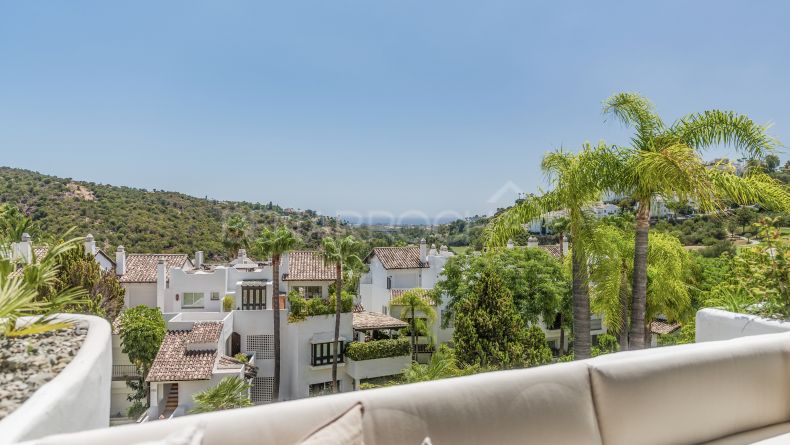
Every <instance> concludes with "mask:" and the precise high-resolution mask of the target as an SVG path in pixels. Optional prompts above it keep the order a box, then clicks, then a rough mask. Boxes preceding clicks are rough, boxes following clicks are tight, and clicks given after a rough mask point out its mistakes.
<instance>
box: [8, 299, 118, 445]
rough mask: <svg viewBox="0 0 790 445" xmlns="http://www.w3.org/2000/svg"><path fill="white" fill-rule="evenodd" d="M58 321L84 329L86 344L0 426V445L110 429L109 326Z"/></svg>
mask: <svg viewBox="0 0 790 445" xmlns="http://www.w3.org/2000/svg"><path fill="white" fill-rule="evenodd" d="M59 318H65V319H69V320H74V321H76V322H77V323H83V324H86V325H87V326H88V334H87V335H86V336H85V341H84V342H83V344H82V347H81V348H80V350H79V352H78V353H77V355H76V356H75V357H74V359H73V360H72V361H71V363H69V365H68V366H66V368H64V369H63V371H61V373H60V374H58V376H57V377H55V378H54V379H52V381H50V382H49V383H47V384H46V385H44V386H42V387H41V388H39V389H38V391H36V392H35V393H34V394H33V396H32V397H30V398H29V399H28V400H27V401H26V402H25V403H24V404H23V405H22V406H20V407H19V408H18V409H17V410H16V411H14V412H13V413H11V414H10V415H9V416H8V417H6V418H5V419H3V420H2V421H0V444H11V443H16V442H21V441H23V440H30V439H36V438H39V437H44V436H48V435H50V434H57V433H68V432H75V431H83V430H89V429H94V428H105V427H107V426H109V424H110V417H109V416H110V387H111V383H112V335H111V328H110V324H109V323H108V322H107V321H106V320H104V319H102V318H99V317H94V316H90V315H77V314H67V315H62V316H60V317H59Z"/></svg>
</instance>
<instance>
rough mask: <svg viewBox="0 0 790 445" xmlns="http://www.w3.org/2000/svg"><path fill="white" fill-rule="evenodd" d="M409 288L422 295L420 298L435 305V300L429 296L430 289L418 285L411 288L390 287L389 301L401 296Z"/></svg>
mask: <svg viewBox="0 0 790 445" xmlns="http://www.w3.org/2000/svg"><path fill="white" fill-rule="evenodd" d="M410 290H413V291H416V292H418V293H419V294H420V296H421V297H422V299H423V300H425V301H427V302H428V303H430V304H431V305H436V302H435V301H433V299H432V298H431V291H430V290H428V289H423V288H419V287H415V288H413V289H390V301H392V300H394V299H396V298H398V297H400V296H402V295H403V294H405V293H406V292H407V291H410Z"/></svg>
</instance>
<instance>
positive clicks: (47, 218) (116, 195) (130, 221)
mask: <svg viewBox="0 0 790 445" xmlns="http://www.w3.org/2000/svg"><path fill="white" fill-rule="evenodd" d="M0 203H8V204H12V205H16V206H17V207H19V209H20V210H22V211H23V212H24V213H25V214H27V215H29V216H30V217H31V218H32V219H33V221H34V223H35V229H36V231H37V232H38V234H36V233H35V232H34V233H33V235H34V236H36V235H38V236H45V235H47V234H48V235H57V234H62V233H63V232H65V231H66V230H68V229H69V228H71V227H76V233H75V235H85V234H87V233H92V234H93V235H94V237H95V238H96V240H97V243H98V245H99V247H101V248H103V249H105V250H106V251H108V252H113V251H114V249H115V247H116V246H118V245H119V244H121V245H124V246H125V247H126V249H127V251H128V252H163V253H166V252H183V253H191V252H194V251H196V250H203V251H205V252H206V254H207V255H208V257H210V258H211V257H215V258H216V257H218V256H219V255H222V254H223V253H224V251H225V249H224V248H223V245H222V233H223V223H224V221H225V220H226V218H227V217H228V216H230V215H233V214H238V215H242V216H244V217H245V218H246V219H247V221H248V222H249V224H250V227H251V231H253V232H257V231H258V229H259V228H260V227H262V226H267V227H275V226H277V225H280V224H285V225H287V226H288V227H290V228H291V229H292V230H294V231H295V232H297V233H298V234H299V236H300V237H301V238H302V240H303V241H304V243H305V245H307V246H308V247H317V246H318V244H319V241H320V239H321V237H322V236H324V235H330V234H331V235H345V234H347V233H351V232H354V231H355V229H354V228H352V227H349V226H348V225H345V224H342V223H340V222H339V221H338V220H337V219H335V218H330V217H324V216H319V215H317V214H316V213H315V212H314V211H310V210H306V211H293V210H290V209H283V208H281V207H279V206H277V205H274V204H271V203H269V204H252V203H247V202H231V201H215V200H210V199H201V198H196V197H192V196H188V195H185V194H182V193H175V192H165V191H148V190H142V189H134V188H129V187H116V186H111V185H104V184H96V183H92V182H82V181H77V180H72V179H70V178H58V177H55V176H47V175H42V174H40V173H36V172H32V171H28V170H21V169H14V168H8V167H0Z"/></svg>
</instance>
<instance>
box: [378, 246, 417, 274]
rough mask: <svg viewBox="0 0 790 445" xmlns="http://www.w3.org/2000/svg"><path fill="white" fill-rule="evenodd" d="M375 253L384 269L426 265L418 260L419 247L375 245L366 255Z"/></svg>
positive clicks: (413, 267)
mask: <svg viewBox="0 0 790 445" xmlns="http://www.w3.org/2000/svg"><path fill="white" fill-rule="evenodd" d="M372 255H376V257H378V259H379V261H381V264H382V265H383V266H384V268H385V269H419V268H424V267H428V264H427V263H423V262H422V261H420V247H419V246H407V247H375V248H373V252H371V254H370V255H368V258H370V257H371V256H372Z"/></svg>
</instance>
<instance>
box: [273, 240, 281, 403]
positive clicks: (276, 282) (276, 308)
mask: <svg viewBox="0 0 790 445" xmlns="http://www.w3.org/2000/svg"><path fill="white" fill-rule="evenodd" d="M272 272H273V277H272V306H273V307H272V314H273V315H274V383H273V384H272V400H273V401H275V402H277V401H279V400H280V255H273V256H272Z"/></svg>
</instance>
